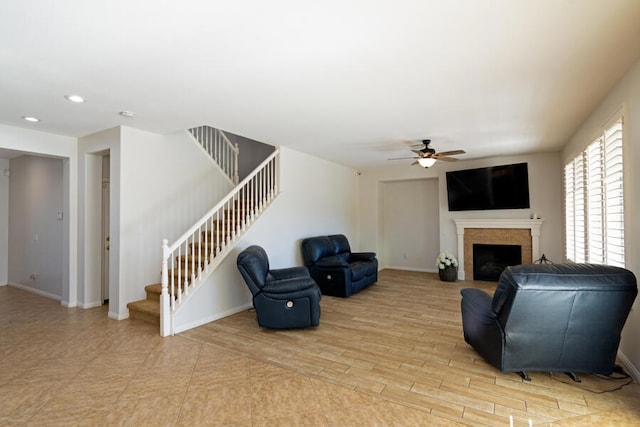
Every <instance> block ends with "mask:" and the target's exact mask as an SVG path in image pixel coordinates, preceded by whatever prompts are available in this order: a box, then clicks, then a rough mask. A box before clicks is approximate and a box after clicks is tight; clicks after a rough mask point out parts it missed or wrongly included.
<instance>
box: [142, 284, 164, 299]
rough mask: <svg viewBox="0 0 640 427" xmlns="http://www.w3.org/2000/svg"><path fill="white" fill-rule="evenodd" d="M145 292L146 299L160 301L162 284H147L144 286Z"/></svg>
mask: <svg viewBox="0 0 640 427" xmlns="http://www.w3.org/2000/svg"><path fill="white" fill-rule="evenodd" d="M144 290H145V292H146V293H147V299H148V300H152V301H158V302H160V295H161V294H162V284H161V283H156V284H155V285H147V286H145V287H144Z"/></svg>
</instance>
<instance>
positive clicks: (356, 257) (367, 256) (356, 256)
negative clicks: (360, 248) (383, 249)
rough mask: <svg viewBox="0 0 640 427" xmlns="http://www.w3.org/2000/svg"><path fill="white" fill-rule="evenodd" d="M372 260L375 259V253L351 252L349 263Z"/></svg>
mask: <svg viewBox="0 0 640 427" xmlns="http://www.w3.org/2000/svg"><path fill="white" fill-rule="evenodd" d="M374 259H376V253H375V252H351V262H354V261H373V260H374Z"/></svg>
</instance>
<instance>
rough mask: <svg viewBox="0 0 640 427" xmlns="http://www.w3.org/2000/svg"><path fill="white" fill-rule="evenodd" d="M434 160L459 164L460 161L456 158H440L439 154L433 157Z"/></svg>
mask: <svg viewBox="0 0 640 427" xmlns="http://www.w3.org/2000/svg"><path fill="white" fill-rule="evenodd" d="M433 158H434V159H436V160H443V161H445V162H457V161H458V159H456V158H455V157H447V156H440V155H438V154H436V155H435V156H433Z"/></svg>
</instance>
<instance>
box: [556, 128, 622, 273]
mask: <svg viewBox="0 0 640 427" xmlns="http://www.w3.org/2000/svg"><path fill="white" fill-rule="evenodd" d="M623 183H624V180H623V155H622V117H620V118H619V119H617V120H616V121H615V122H614V123H613V124H611V125H610V126H608V127H607V128H606V129H604V130H603V132H602V135H601V136H599V137H598V138H596V139H595V140H594V141H593V142H592V143H591V144H589V145H588V146H587V147H586V148H585V150H584V151H582V152H581V153H580V154H579V155H578V156H577V157H575V158H574V159H572V160H570V161H569V162H568V163H567V164H566V165H565V166H564V196H565V229H566V235H565V256H566V258H567V259H568V260H570V261H574V262H589V263H594V264H609V265H615V266H619V267H624V195H623V193H624V191H623Z"/></svg>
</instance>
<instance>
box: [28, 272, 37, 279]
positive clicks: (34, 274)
mask: <svg viewBox="0 0 640 427" xmlns="http://www.w3.org/2000/svg"><path fill="white" fill-rule="evenodd" d="M29 278H30V279H31V280H36V279H37V278H38V273H31V274H30V275H29Z"/></svg>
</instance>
